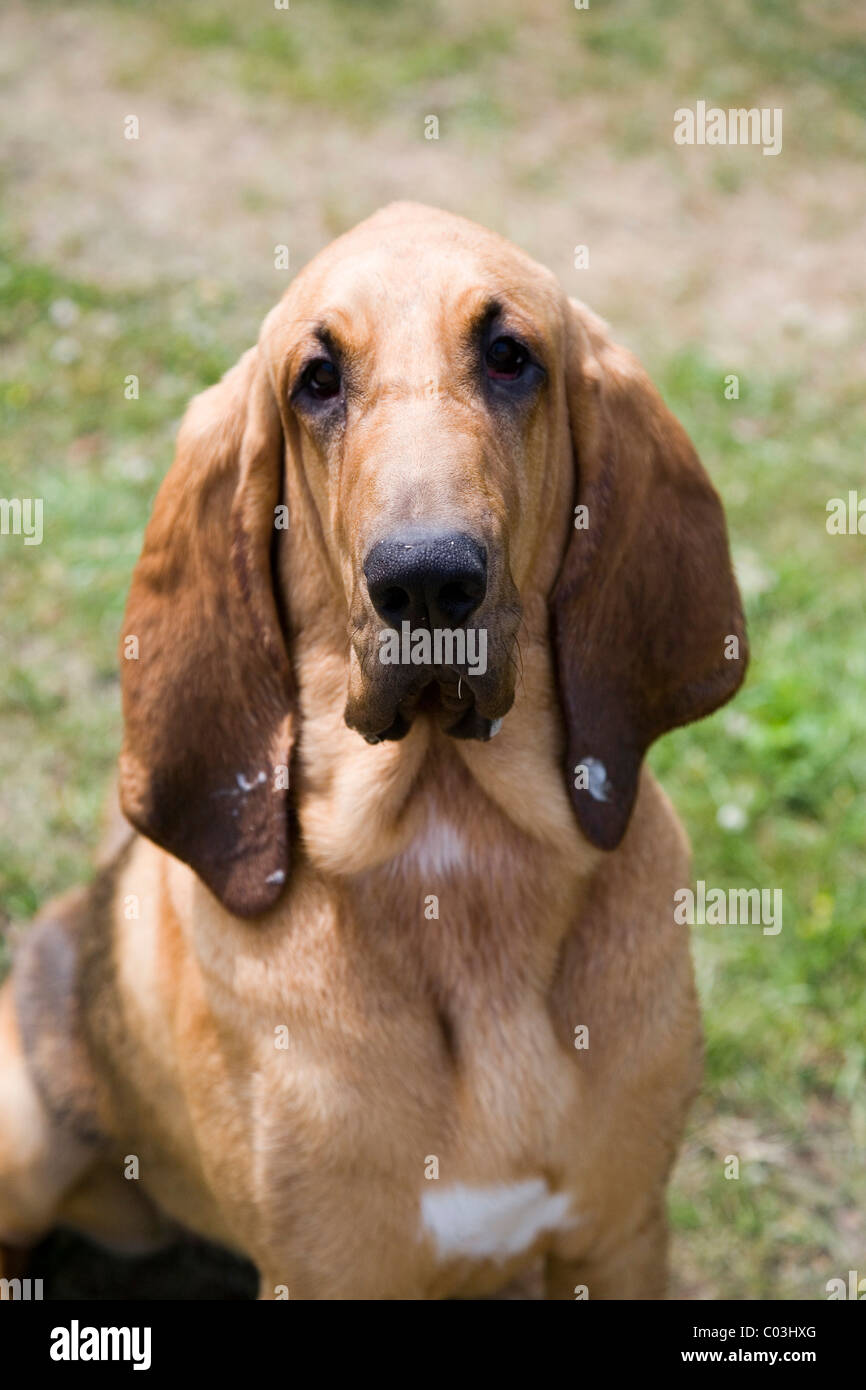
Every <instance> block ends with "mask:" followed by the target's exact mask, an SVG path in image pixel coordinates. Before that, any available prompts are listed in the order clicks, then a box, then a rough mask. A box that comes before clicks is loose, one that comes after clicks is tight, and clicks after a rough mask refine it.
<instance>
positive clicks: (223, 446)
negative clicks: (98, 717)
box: [120, 348, 295, 916]
mask: <svg viewBox="0 0 866 1390" xmlns="http://www.w3.org/2000/svg"><path fill="white" fill-rule="evenodd" d="M283 464H284V443H283V431H282V426H281V422H280V415H279V410H278V408H277V402H276V399H275V396H274V392H273V388H272V385H271V381H270V378H269V374H268V371H267V367H266V364H265V362H264V358H263V354H262V353H261V352H260V350H259V349H257V348H253V349H252V350H251V351H250V352H248V353H246V354H245V355H244V356H243V357H242V358H241V360H240V361H239V362H238V363H237V365H236V366H235V367H233V368H232V370H231V371H230V372H228V373H227V374H226V375H225V377H224V378H223V379H222V381H221V382H219V383H218V384H217V385H216V386H212V387H211V388H210V390H208V391H205V392H203V394H202V395H200V396H198V397H196V399H195V400H194V401H193V402H192V404H191V405H190V408H189V410H188V411H187V413H186V416H185V418H184V421H183V424H182V426H181V430H180V434H179V437H178V443H177V452H176V455H175V460H174V463H173V465H172V467H171V469H170V470H169V472H168V474H167V476H166V478H165V480H164V482H163V484H162V486H161V488H160V490H159V494H158V496H157V499H156V503H155V505H154V510H153V515H152V518H151V521H150V524H149V525H148V527H147V531H146V533H145V538H144V547H143V549H142V553H141V557H140V559H139V561H138V564H137V565H136V568H135V573H134V575H133V580H132V588H131V590H130V595H129V601H128V603H127V608H126V616H125V620H124V627H123V633H122V637H121V644H120V657H121V663H120V664H121V672H122V688H123V712H124V724H125V728H124V744H123V751H122V753H121V759H120V794H121V804H122V806H123V810H124V812H125V814H126V815H127V816H128V818H129V820H130V821H132V823H133V825H134V826H136V828H137V829H138V830H140V831H141V832H142V833H143V834H144V835H147V836H148V837H149V838H150V839H151V840H154V841H155V842H156V843H157V844H158V845H161V846H162V847H163V849H166V850H168V851H169V853H171V854H173V855H175V856H176V857H177V858H178V859H182V860H184V861H185V862H186V863H187V864H189V865H191V866H192V868H193V869H195V871H196V873H197V874H198V875H199V876H200V878H202V879H203V881H204V882H205V883H206V884H207V886H208V887H209V888H210V890H211V891H212V892H213V893H214V894H216V896H217V897H218V898H219V899H220V901H221V902H222V903H223V904H224V905H225V907H227V908H228V909H229V911H231V912H234V913H238V914H239V915H241V916H253V915H255V914H257V913H260V912H263V911H265V910H266V909H267V908H269V907H270V906H272V904H273V903H274V902H275V901H276V899H277V898H278V897H279V895H280V893H281V891H282V887H283V884H284V883H285V880H286V877H287V873H288V858H289V846H288V838H289V836H288V812H289V805H288V794H287V786H288V767H289V761H290V757H291V750H292V745H293V742H294V737H295V730H294V722H295V714H294V710H295V692H294V682H293V677H292V671H291V667H290V663H289V657H288V653H287V650H286V644H285V639H284V636H283V632H282V628H281V622H280V615H279V612H278V606H277V599H276V596H275V589H274V583H273V572H274V568H275V553H276V548H277V546H278V544H281V543H282V544H285V540H286V531H285V530H284V529H280V528H278V527H277V526H276V525H275V522H276V509H277V507H278V506H279V505H280V504H281V503H282V502H283Z"/></svg>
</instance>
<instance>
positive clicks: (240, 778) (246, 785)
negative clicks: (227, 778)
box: [235, 772, 268, 792]
mask: <svg viewBox="0 0 866 1390" xmlns="http://www.w3.org/2000/svg"><path fill="white" fill-rule="evenodd" d="M235 777H236V780H237V784H238V786H239V787H240V789H241V791H242V792H251V791H255V789H256V787H260V786H261V785H262V782H266V781H267V780H268V779H267V774H266V773H264V772H260V773H259V774H258V776H257V777H256V778H255V780H254V781H252V782H248V781H247V779H246V777H245V776H244V774H243V773H242V772H238V773H236V774H235Z"/></svg>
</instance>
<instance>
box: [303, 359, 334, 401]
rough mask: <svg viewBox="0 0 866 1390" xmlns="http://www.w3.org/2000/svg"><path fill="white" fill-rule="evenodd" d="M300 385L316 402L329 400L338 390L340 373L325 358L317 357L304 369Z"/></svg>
mask: <svg viewBox="0 0 866 1390" xmlns="http://www.w3.org/2000/svg"><path fill="white" fill-rule="evenodd" d="M301 385H302V386H303V387H305V389H306V390H307V391H309V393H310V395H311V396H315V398H316V400H317V401H327V400H330V399H331V397H332V396H336V395H337V392H338V391H339V389H340V373H339V372H338V371H337V368H336V367H335V366H334V364H333V362H329V361H328V359H327V357H317V358H316V360H315V362H310V363H309V365H308V366H306V367H305V368H304V374H303V376H302V378H301Z"/></svg>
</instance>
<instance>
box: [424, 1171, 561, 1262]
mask: <svg viewBox="0 0 866 1390" xmlns="http://www.w3.org/2000/svg"><path fill="white" fill-rule="evenodd" d="M570 1206H571V1198H570V1196H569V1195H568V1193H567V1192H551V1190H550V1188H549V1187H548V1185H547V1183H546V1182H545V1181H544V1179H543V1178H527V1179H526V1180H525V1181H524V1182H515V1183H498V1184H497V1185H496V1186H495V1187H469V1186H467V1185H466V1184H465V1183H455V1184H454V1185H453V1186H452V1187H445V1188H440V1189H439V1190H438V1191H437V1190H436V1188H435V1187H432V1188H431V1189H430V1190H429V1191H426V1192H424V1194H423V1196H422V1198H421V1222H422V1228H423V1230H424V1231H426V1233H427V1234H428V1235H431V1236H432V1237H433V1239H434V1241H435V1243H436V1250H437V1253H438V1254H439V1256H440V1257H442V1258H445V1257H455V1256H461V1255H463V1256H474V1257H475V1258H476V1259H484V1258H490V1259H494V1260H499V1261H502V1260H507V1259H508V1258H509V1257H510V1256H512V1255H519V1254H520V1252H521V1251H522V1250H526V1249H528V1248H529V1246H530V1245H532V1243H533V1241H535V1240H536V1239H537V1238H538V1236H540V1235H541V1233H542V1232H543V1231H553V1230H557V1229H558V1228H560V1227H566V1226H571V1225H574V1219H573V1218H572V1219H571V1220H567V1219H566V1218H567V1215H568V1209H569V1207H570Z"/></svg>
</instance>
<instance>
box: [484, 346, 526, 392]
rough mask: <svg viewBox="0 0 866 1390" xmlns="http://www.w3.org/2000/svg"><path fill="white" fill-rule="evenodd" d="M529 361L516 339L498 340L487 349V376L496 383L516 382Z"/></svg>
mask: <svg viewBox="0 0 866 1390" xmlns="http://www.w3.org/2000/svg"><path fill="white" fill-rule="evenodd" d="M528 360H529V358H528V357H527V354H526V351H525V349H524V348H522V347H521V345H520V343H518V342H516V341H515V339H514V338H496V339H495V340H494V341H493V342H492V343H491V344H490V347H489V348H488V349H487V355H486V362H487V375H488V376H489V377H492V378H493V380H494V381H516V380H517V378H518V377H519V376H520V375H521V373H522V372H523V368H524V367H525V366H526V363H527V362H528Z"/></svg>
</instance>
